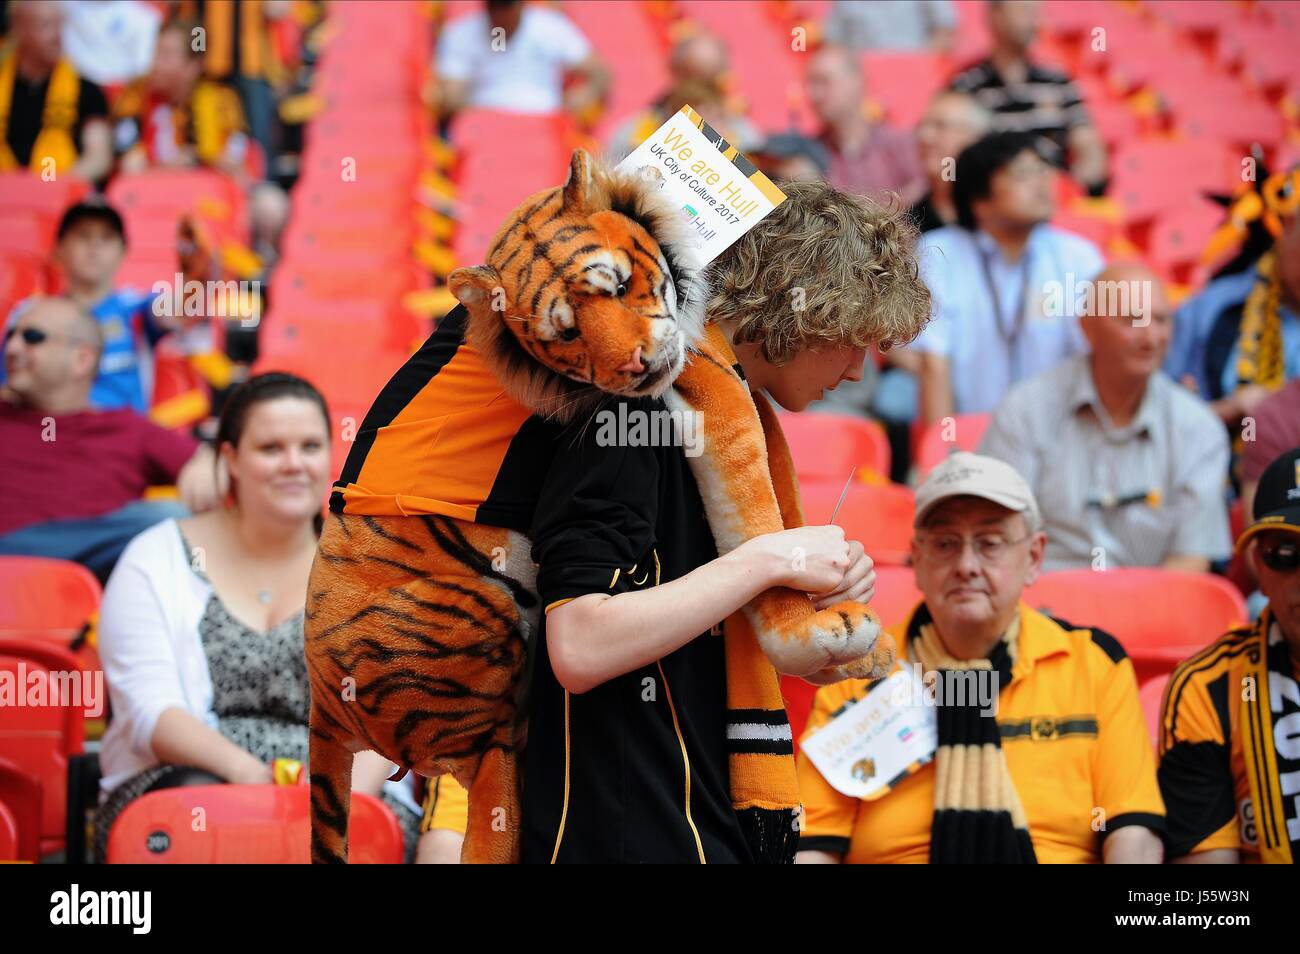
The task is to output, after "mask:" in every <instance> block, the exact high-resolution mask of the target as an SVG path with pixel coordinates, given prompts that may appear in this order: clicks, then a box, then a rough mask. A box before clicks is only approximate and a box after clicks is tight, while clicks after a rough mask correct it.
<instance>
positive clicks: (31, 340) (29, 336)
mask: <svg viewBox="0 0 1300 954" xmlns="http://www.w3.org/2000/svg"><path fill="white" fill-rule="evenodd" d="M16 334H21V335H22V336H23V341H25V342H26V343H27V344H29V345H38V344H40V343H41V342H42V341H48V340H49V337H50V336H49V335H47V334H46V333H45V332H43V331H41V329H40V328H9V329H7V330H6V331H5V344H8V343H9V339H10V338H12V337H13V336H14V335H16Z"/></svg>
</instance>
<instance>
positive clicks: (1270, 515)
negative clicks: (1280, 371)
mask: <svg viewBox="0 0 1300 954" xmlns="http://www.w3.org/2000/svg"><path fill="white" fill-rule="evenodd" d="M1254 512H1255V522H1254V523H1252V524H1251V525H1250V526H1249V527H1247V528H1246V530H1245V531H1244V532H1243V533H1242V534H1241V536H1240V537H1239V538H1238V539H1237V549H1238V551H1248V552H1249V554H1250V559H1251V564H1252V566H1253V568H1254V570H1255V574H1256V577H1257V579H1258V580H1259V588H1260V591H1261V592H1262V593H1263V594H1264V596H1266V597H1267V598H1268V605H1267V607H1265V609H1264V611H1263V612H1262V613H1261V614H1260V616H1259V619H1258V620H1257V621H1256V622H1255V624H1254V625H1253V626H1248V627H1242V628H1240V629H1235V630H1233V631H1231V632H1229V633H1228V634H1226V635H1225V636H1223V637H1222V638H1221V639H1219V640H1217V641H1216V642H1214V643H1213V644H1211V645H1210V646H1209V647H1207V648H1206V649H1204V650H1202V651H1201V652H1200V653H1198V654H1197V655H1195V656H1193V657H1192V658H1191V659H1189V660H1187V661H1186V662H1184V663H1182V665H1180V666H1179V667H1178V668H1177V669H1176V670H1174V674H1173V676H1172V677H1171V678H1170V680H1169V688H1168V689H1166V690H1165V700H1164V707H1163V712H1162V713H1161V717H1160V772H1159V776H1160V788H1161V791H1162V792H1163V793H1164V798H1165V803H1166V805H1167V806H1168V812H1169V813H1168V846H1169V856H1170V857H1171V858H1172V859H1173V860H1175V861H1185V862H1198V863H1206V864H1214V863H1220V864H1235V863H1238V862H1263V863H1266V864H1270V863H1275V864H1293V863H1294V862H1295V860H1296V857H1297V854H1298V853H1300V685H1298V684H1297V677H1298V674H1300V448H1294V449H1292V450H1289V451H1287V452H1286V453H1285V454H1283V455H1282V456H1281V457H1279V458H1277V459H1276V460H1274V461H1273V463H1271V464H1270V465H1269V466H1268V468H1267V469H1265V471H1264V473H1263V475H1262V476H1261V477H1260V479H1259V486H1258V488H1257V489H1256V491H1255V502H1254Z"/></svg>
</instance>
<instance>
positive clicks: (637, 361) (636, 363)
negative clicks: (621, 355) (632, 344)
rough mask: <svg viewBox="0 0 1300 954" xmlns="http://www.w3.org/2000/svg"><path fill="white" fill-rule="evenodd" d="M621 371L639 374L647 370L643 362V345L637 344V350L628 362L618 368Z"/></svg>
mask: <svg viewBox="0 0 1300 954" xmlns="http://www.w3.org/2000/svg"><path fill="white" fill-rule="evenodd" d="M618 370H619V371H631V372H632V373H633V374H639V373H640V372H642V371H644V370H645V365H644V364H643V363H642V362H641V346H640V345H637V346H636V350H635V351H633V352H632V357H631V358H630V359H629V360H628V362H627V364H625V365H623V366H622V367H620V368H619V369H618Z"/></svg>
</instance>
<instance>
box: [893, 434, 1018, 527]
mask: <svg viewBox="0 0 1300 954" xmlns="http://www.w3.org/2000/svg"><path fill="white" fill-rule="evenodd" d="M949 497H982V498H984V499H985V500H991V501H993V502H994V503H995V504H998V505H999V506H1002V507H1006V508H1007V509H1008V510H1014V511H1015V512H1016V513H1023V514H1024V515H1025V519H1026V520H1027V521H1028V522H1029V525H1030V527H1032V528H1037V527H1038V526H1039V525H1040V523H1041V521H1040V520H1039V516H1038V501H1036V500H1035V499H1034V492H1033V491H1032V490H1030V489H1029V484H1027V483H1025V478H1023V477H1021V476H1020V472H1019V471H1017V470H1016V469H1015V468H1014V467H1012V466H1011V465H1010V464H1008V463H1006V462H1005V461H1000V460H998V459H997V458H996V457H985V456H983V455H982V454H972V453H970V452H969V451H958V452H957V453H955V454H953V455H951V456H950V457H948V458H947V459H945V460H944V462H943V463H942V464H940V465H939V466H938V467H936V468H935V469H934V470H932V471H930V476H928V477H926V478H925V482H924V483H923V484H921V486H920V487H919V488H917V491H916V517H915V519H913V521H912V526H914V527H919V526H920V525H921V523H922V522H923V521H924V520H925V517H926V515H927V514H928V513H929V512H930V511H931V510H933V509H934V507H935V505H936V504H938V503H941V502H942V501H944V500H947V499H948V498H949Z"/></svg>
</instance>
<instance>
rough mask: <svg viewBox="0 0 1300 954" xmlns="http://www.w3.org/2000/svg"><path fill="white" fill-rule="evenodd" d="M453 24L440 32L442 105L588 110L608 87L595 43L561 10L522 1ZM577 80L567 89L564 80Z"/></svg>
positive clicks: (502, 0)
mask: <svg viewBox="0 0 1300 954" xmlns="http://www.w3.org/2000/svg"><path fill="white" fill-rule="evenodd" d="M486 7H487V9H486V10H485V11H484V12H482V13H474V14H470V15H468V16H464V17H461V18H459V19H457V20H453V21H452V22H451V23H448V24H447V25H446V26H444V27H443V29H442V35H441V36H439V37H438V61H437V73H438V80H439V86H438V107H439V111H440V113H441V115H442V117H443V118H448V117H450V116H452V115H453V114H454V113H456V112H458V111H459V110H461V109H464V108H465V107H467V106H474V107H478V108H481V109H499V110H504V111H506V112H513V113H558V112H560V110H561V109H567V110H568V111H569V112H571V113H573V114H574V115H575V116H579V117H583V116H587V115H590V113H591V111H592V110H594V109H595V108H597V107H598V106H599V104H600V102H601V101H602V100H603V98H604V95H605V91H606V90H607V89H608V87H609V72H608V70H606V68H605V67H604V65H603V64H602V63H601V62H600V60H599V59H598V58H597V56H596V54H595V52H594V51H593V49H592V47H591V43H590V42H589V41H588V40H587V38H586V37H585V36H583V35H582V31H580V30H579V29H578V28H577V27H575V26H574V25H573V23H572V22H571V21H569V20H568V19H567V18H566V17H565V16H564V15H563V14H561V13H559V12H558V11H556V10H552V9H548V8H546V7H541V6H532V5H528V6H525V5H524V4H523V3H521V2H519V0H487V3H486ZM569 77H573V79H574V81H573V82H572V83H571V84H570V85H569V88H568V89H566V88H565V83H566V79H568V78H569Z"/></svg>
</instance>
